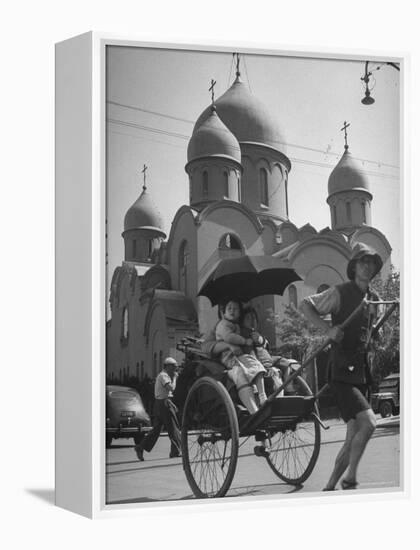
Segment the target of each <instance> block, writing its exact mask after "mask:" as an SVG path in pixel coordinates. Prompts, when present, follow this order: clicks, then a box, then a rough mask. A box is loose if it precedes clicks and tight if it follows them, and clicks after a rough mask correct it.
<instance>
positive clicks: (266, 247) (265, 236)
mask: <svg viewBox="0 0 420 550" xmlns="http://www.w3.org/2000/svg"><path fill="white" fill-rule="evenodd" d="M262 223H263V225H264V231H263V232H262V233H261V241H262V246H263V253H264V254H267V255H270V254H273V253H274V252H275V250H276V248H277V241H276V233H277V230H276V228H275V227H273V226H272V225H269V224H265V223H264V221H263V222H262Z"/></svg>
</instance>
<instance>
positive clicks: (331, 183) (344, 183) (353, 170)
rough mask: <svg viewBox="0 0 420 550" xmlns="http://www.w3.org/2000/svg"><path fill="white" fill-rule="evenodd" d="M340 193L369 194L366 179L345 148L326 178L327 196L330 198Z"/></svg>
mask: <svg viewBox="0 0 420 550" xmlns="http://www.w3.org/2000/svg"><path fill="white" fill-rule="evenodd" d="M341 191H366V192H367V193H369V194H370V190H369V182H368V179H367V177H366V176H365V175H364V174H363V173H362V171H361V170H360V169H359V168H358V167H357V165H356V162H355V160H354V159H353V157H352V156H351V155H350V153H349V150H348V147H347V146H346V147H345V150H344V153H343V156H342V157H341V159H340V161H339V162H338V164H337V166H336V167H335V168H334V170H333V171H332V172H331V174H330V177H329V178H328V195H330V196H331V195H334V194H335V193H339V192H341Z"/></svg>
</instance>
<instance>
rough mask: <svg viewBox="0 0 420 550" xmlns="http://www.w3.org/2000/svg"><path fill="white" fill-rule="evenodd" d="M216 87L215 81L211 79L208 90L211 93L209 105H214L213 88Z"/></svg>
mask: <svg viewBox="0 0 420 550" xmlns="http://www.w3.org/2000/svg"><path fill="white" fill-rule="evenodd" d="M215 85H216V81H215V80H213V79H211V84H210V88H209V92H211V103H212V105H214V86H215Z"/></svg>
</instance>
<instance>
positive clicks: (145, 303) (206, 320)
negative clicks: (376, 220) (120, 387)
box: [107, 60, 391, 382]
mask: <svg viewBox="0 0 420 550" xmlns="http://www.w3.org/2000/svg"><path fill="white" fill-rule="evenodd" d="M212 88H213V86H212ZM346 128H347V125H346V124H345V125H344V130H345V135H346V140H345V147H344V153H343V155H342V157H341V159H340V161H339V162H338V164H337V166H336V167H335V168H334V169H333V171H332V173H331V174H330V176H329V179H328V196H327V203H328V205H329V207H330V213H331V227H326V228H325V229H322V230H321V231H317V230H316V229H315V228H314V227H312V226H311V225H310V224H309V223H308V224H306V225H304V226H303V227H297V226H296V225H295V224H294V223H293V221H292V219H293V213H291V212H289V205H288V186H289V173H290V171H291V168H292V165H291V162H290V160H289V158H288V157H287V156H286V154H285V151H284V149H283V145H282V144H284V143H285V140H284V138H283V136H282V134H281V132H280V129H279V127H278V125H277V124H276V122H275V121H274V119H273V117H272V116H271V115H270V113H269V112H268V111H267V110H266V108H265V107H264V105H263V104H262V103H261V102H260V101H259V100H258V99H257V98H256V97H255V96H254V95H252V94H251V92H250V90H249V89H248V87H247V85H246V84H245V83H244V82H243V81H242V79H241V75H240V71H239V60H238V64H237V71H236V79H235V81H234V82H233V84H232V85H231V87H230V88H229V89H228V90H227V91H226V92H225V93H224V94H223V95H222V96H221V97H219V98H218V99H217V100H216V101H214V99H213V101H212V104H211V105H210V106H209V107H207V108H206V109H205V110H204V111H203V112H202V113H201V115H200V116H199V117H198V119H197V122H196V124H195V126H194V129H193V132H192V136H191V138H190V141H189V143H188V150H187V163H186V165H185V171H186V173H187V176H188V179H189V189H190V204H189V205H183V206H181V207H180V208H179V209H178V211H177V212H176V214H175V217H174V219H173V221H172V226H171V230H170V233H169V235H166V234H165V233H164V231H163V230H162V227H163V224H162V218H161V216H160V214H159V212H158V209H157V207H156V205H155V204H154V203H153V201H152V198H151V196H150V194H149V192H148V190H147V185H146V177H145V171H144V184H143V190H142V193H141V194H140V196H139V197H138V198H137V200H136V201H135V202H134V204H133V205H132V206H130V208H129V209H128V211H127V213H126V215H125V218H124V231H123V233H122V238H123V239H124V250H125V253H124V261H123V262H122V264H121V265H120V266H119V267H117V268H116V269H115V271H114V273H113V276H112V281H111V288H110V297H109V300H110V309H111V319H110V320H109V321H108V323H107V377H108V379H113V380H116V381H118V380H119V381H122V382H123V381H124V380H127V379H128V378H130V377H136V378H137V379H139V380H141V379H143V377H144V376H145V375H147V376H149V377H151V378H153V377H155V376H156V374H157V373H158V372H159V370H160V368H161V366H162V362H163V359H164V358H165V357H166V356H167V355H172V356H174V357H178V359H182V355H181V354H180V352H178V351H177V350H176V344H177V342H178V341H179V340H180V339H181V338H182V337H184V336H185V335H191V334H205V333H207V332H208V331H209V330H210V329H211V328H212V327H213V326H214V324H215V323H216V322H217V308H212V307H211V304H210V301H209V300H208V299H207V298H205V297H197V293H198V291H199V289H200V287H201V285H202V284H203V282H204V281H205V280H206V278H207V276H208V275H209V273H210V272H211V270H212V269H213V268H214V266H215V264H216V263H217V261H218V260H219V259H221V258H228V257H235V256H240V255H242V254H250V255H272V256H275V257H279V258H281V259H282V261H283V262H285V263H286V264H287V265H290V266H291V267H293V268H294V269H295V270H296V271H297V272H298V273H299V275H300V276H301V278H302V281H299V282H297V283H293V284H291V285H289V287H288V288H287V289H286V291H285V293H284V295H283V296H263V297H261V298H258V299H255V300H253V305H254V306H255V308H256V310H257V312H258V315H259V319H260V329H261V331H262V332H263V333H264V334H265V335H266V336H267V337H268V339H269V340H270V341H271V343H272V345H274V346H275V345H276V331H275V322H273V319H276V318H281V315H282V311H283V309H284V305H285V304H293V305H297V303H298V302H299V301H300V300H301V299H302V298H303V297H304V296H306V295H308V294H310V293H313V292H315V291H318V290H319V291H320V290H323V289H325V288H327V287H328V286H331V285H335V284H338V283H341V282H343V281H345V280H346V279H347V278H346V266H347V262H348V260H349V258H350V255H351V249H352V247H353V246H354V245H355V243H357V242H363V243H366V244H368V245H371V246H373V247H374V248H375V249H376V250H377V251H378V253H379V254H380V255H381V257H382V260H383V262H384V269H383V270H382V273H384V274H386V273H387V272H389V269H390V255H391V247H390V245H389V242H388V241H387V239H386V237H385V236H384V235H383V234H382V233H381V232H380V231H378V230H377V229H375V228H374V227H372V226H371V207H372V200H373V197H372V194H371V192H370V190H369V183H368V180H367V177H366V176H365V175H364V174H363V173H362V172H361V170H360V169H359V168H358V167H357V164H356V162H355V161H354V160H353V158H352V156H351V154H350V151H349V147H348V144H347V131H346ZM144 170H146V167H145V168H144Z"/></svg>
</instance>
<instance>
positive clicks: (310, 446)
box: [266, 376, 321, 485]
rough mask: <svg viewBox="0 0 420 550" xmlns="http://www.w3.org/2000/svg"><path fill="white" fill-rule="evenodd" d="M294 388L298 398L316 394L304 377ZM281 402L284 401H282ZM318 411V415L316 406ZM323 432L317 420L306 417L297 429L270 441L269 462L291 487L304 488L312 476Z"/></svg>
mask: <svg viewBox="0 0 420 550" xmlns="http://www.w3.org/2000/svg"><path fill="white" fill-rule="evenodd" d="M294 387H295V388H296V390H297V395H307V396H308V395H313V393H312V391H311V389H310V387H309V386H308V384H307V383H306V382H305V380H304V379H303V378H301V377H300V376H298V377H297V378H296V380H295V385H294ZM280 399H281V398H280ZM314 412H315V413H316V414H318V407H317V405H316V404H315V408H314ZM320 432H321V430H320V427H319V424H318V423H317V422H316V421H315V419H314V418H306V419H304V420H303V421H301V422H299V423H298V424H296V426H295V427H294V429H285V430H284V432H283V431H279V432H276V433H275V434H274V435H273V436H272V437H271V439H270V441H269V443H270V445H269V446H268V447H267V450H268V451H269V454H268V456H266V460H267V462H268V464H269V466H270V468H271V469H272V470H273V472H274V473H275V474H276V475H277V476H278V477H279V478H280V479H282V480H283V481H285V482H286V483H289V484H291V485H301V484H302V483H303V482H304V481H306V480H307V479H308V477H309V476H310V475H311V473H312V470H313V469H314V467H315V464H316V461H317V460H318V455H319V450H320V447H321V433H320Z"/></svg>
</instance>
